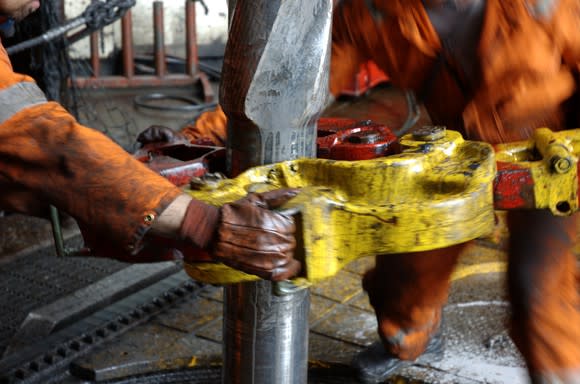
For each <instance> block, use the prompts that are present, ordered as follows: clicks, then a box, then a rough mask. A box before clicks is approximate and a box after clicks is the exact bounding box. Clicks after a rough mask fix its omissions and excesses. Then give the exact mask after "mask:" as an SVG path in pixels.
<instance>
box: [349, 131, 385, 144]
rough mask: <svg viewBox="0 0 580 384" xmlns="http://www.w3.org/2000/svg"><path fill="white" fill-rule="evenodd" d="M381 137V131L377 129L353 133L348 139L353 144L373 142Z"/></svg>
mask: <svg viewBox="0 0 580 384" xmlns="http://www.w3.org/2000/svg"><path fill="white" fill-rule="evenodd" d="M380 139H381V134H380V132H377V131H360V132H356V133H353V134H352V135H350V136H348V138H347V139H346V140H347V141H348V142H349V143H353V144H373V143H376V142H377V141H379V140H380Z"/></svg>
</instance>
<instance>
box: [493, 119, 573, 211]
mask: <svg viewBox="0 0 580 384" xmlns="http://www.w3.org/2000/svg"><path fill="white" fill-rule="evenodd" d="M495 151H496V159H497V160H498V174H497V176H496V179H495V181H494V200H495V204H496V208H497V209H549V210H550V211H552V213H553V214H554V215H558V216H565V215H570V214H572V213H574V212H576V211H577V210H578V160H577V154H578V153H580V130H578V129H574V130H568V131H560V132H552V131H550V130H549V129H548V128H539V129H537V130H536V131H535V132H534V135H533V137H532V138H531V139H530V140H528V141H522V142H516V143H508V144H500V145H496V146H495Z"/></svg>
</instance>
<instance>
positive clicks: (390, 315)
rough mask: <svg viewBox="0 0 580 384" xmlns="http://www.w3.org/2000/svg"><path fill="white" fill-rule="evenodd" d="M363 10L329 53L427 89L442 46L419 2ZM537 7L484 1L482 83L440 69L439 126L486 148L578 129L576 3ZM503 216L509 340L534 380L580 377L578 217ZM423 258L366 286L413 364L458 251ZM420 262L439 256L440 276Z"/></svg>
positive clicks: (380, 266) (434, 99)
mask: <svg viewBox="0 0 580 384" xmlns="http://www.w3.org/2000/svg"><path fill="white" fill-rule="evenodd" d="M366 3H367V1H365V0H350V1H344V2H342V3H340V4H339V6H338V8H337V10H335V16H334V21H335V27H336V29H337V30H339V31H341V33H340V34H333V46H334V45H339V46H341V47H343V48H342V49H343V50H345V51H349V52H354V51H356V52H358V57H362V58H364V59H372V60H373V61H374V62H375V63H377V65H378V66H379V67H380V68H381V69H383V70H384V71H385V72H386V73H388V74H389V78H390V80H391V81H392V82H393V83H394V84H395V85H398V86H400V87H402V88H409V89H413V90H415V91H418V92H420V91H421V90H422V89H423V87H424V84H425V81H426V79H427V78H428V74H429V73H430V70H431V68H432V67H433V65H434V63H435V62H436V58H437V55H438V53H439V52H440V50H441V42H440V41H439V37H438V36H437V34H436V32H435V31H434V29H433V27H432V26H431V24H430V21H429V18H428V15H427V13H426V11H425V8H424V6H423V4H422V1H421V0H374V2H373V3H374V10H372V11H373V12H370V11H369V8H368V7H367V4H366ZM534 5H535V2H533V1H524V0H513V1H503V0H487V1H486V5H485V14H484V19H483V20H484V21H483V28H482V31H481V34H480V39H479V41H475V42H474V44H477V58H478V68H477V71H479V75H478V81H477V83H475V84H471V85H472V89H470V91H471V93H470V94H467V95H466V94H465V93H463V92H461V91H460V90H459V87H458V86H457V83H456V81H455V79H454V78H453V77H452V76H450V73H449V71H448V70H447V69H444V70H443V71H440V72H439V73H438V75H437V76H436V77H435V78H434V79H433V84H432V91H431V92H430V94H427V95H425V99H424V102H425V106H426V108H427V110H428V112H429V114H430V117H431V119H432V120H433V121H434V122H435V123H436V124H442V125H447V126H448V127H450V128H453V129H457V130H460V131H461V132H463V133H464V134H465V135H466V137H467V138H468V139H473V140H484V141H488V142H491V143H499V142H506V141H513V140H521V139H526V138H528V137H529V136H530V134H531V133H532V132H533V129H534V128H537V127H540V126H544V125H547V126H549V127H550V128H552V129H554V130H558V129H563V128H565V127H576V126H577V125H576V124H578V120H577V119H575V118H577V113H578V109H579V108H578V101H577V100H576V98H577V97H578V83H577V80H576V79H577V77H578V70H579V63H580V34H579V33H578V32H579V26H580V2H578V1H574V0H560V1H557V2H555V8H554V9H553V10H552V11H551V12H550V13H548V14H543V15H537V14H533V12H532V10H533V8H534ZM361 10H364V12H363V11H361ZM355 57H356V56H355ZM575 114H576V116H574V115H575ZM508 216H509V229H510V231H511V232H512V234H514V235H512V240H511V242H510V255H509V263H510V266H509V270H510V273H509V285H510V293H511V297H512V300H513V304H514V317H513V321H512V329H513V332H512V333H513V335H514V341H515V342H516V345H517V346H518V348H519V349H520V351H521V352H522V354H523V356H524V358H525V360H526V363H527V364H528V367H529V370H530V372H531V374H532V375H543V376H544V377H558V375H559V374H560V373H562V375H561V376H560V377H561V378H564V377H565V378H566V380H569V379H570V377H573V378H575V379H576V380H578V379H579V378H580V374H579V373H580V315H579V312H578V292H577V290H576V288H577V287H576V284H575V276H576V263H575V259H574V257H573V255H572V251H571V248H572V246H573V241H572V239H573V237H574V234H575V230H576V227H575V217H571V218H567V219H562V218H553V217H551V215H550V213H548V212H540V211H539V212H534V211H528V212H526V211H524V212H517V213H515V212H510V214H509V215H508ZM530 233H533V235H531V234H530ZM532 237H533V240H532ZM419 255H420V254H411V255H404V256H400V257H396V258H394V259H392V258H391V257H390V256H388V257H384V258H379V259H378V260H377V265H376V267H375V269H373V270H371V271H369V273H368V274H367V275H366V277H365V282H364V286H365V288H366V289H367V290H368V293H369V296H370V299H371V303H372V304H373V307H374V308H375V311H376V313H377V318H378V322H379V333H380V335H381V337H382V339H383V341H384V344H385V346H386V347H387V348H388V349H389V350H390V351H391V352H393V353H394V354H395V355H397V356H400V357H401V358H405V359H414V358H416V357H417V356H418V355H419V354H420V353H421V352H422V351H423V350H424V348H425V345H426V340H427V339H428V337H429V336H431V333H432V332H433V331H434V329H435V328H436V327H434V326H433V322H437V321H438V313H439V312H440V310H441V306H442V305H443V303H444V302H445V301H446V298H447V290H448V279H449V273H450V266H452V265H453V264H454V261H453V260H454V259H455V258H456V249H455V250H454V249H451V250H442V251H431V252H425V253H423V255H422V256H423V257H419ZM442 255H444V257H442V258H441V256H442ZM434 256H435V257H434ZM424 258H432V259H433V261H432V263H434V264H433V265H432V268H433V271H430V269H429V267H430V262H428V261H426V260H423V259H424ZM393 270H395V271H398V270H403V271H406V277H407V278H406V279H401V278H399V277H397V276H399V275H397V274H394V276H391V275H393V272H392V271H393ZM387 277H388V278H387ZM564 373H565V375H564Z"/></svg>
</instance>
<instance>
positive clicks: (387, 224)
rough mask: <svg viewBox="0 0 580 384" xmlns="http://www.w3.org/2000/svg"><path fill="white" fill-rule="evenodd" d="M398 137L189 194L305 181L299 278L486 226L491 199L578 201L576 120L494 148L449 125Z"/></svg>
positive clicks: (210, 272) (219, 274)
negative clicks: (390, 143) (440, 133)
mask: <svg viewBox="0 0 580 384" xmlns="http://www.w3.org/2000/svg"><path fill="white" fill-rule="evenodd" d="M400 145H401V149H402V150H403V152H402V153H401V154H398V155H394V156H389V157H386V158H378V159H373V160H368V161H351V162H348V161H333V160H323V159H303V160H295V161H289V162H283V163H278V164H273V165H269V166H263V167H257V168H253V169H251V170H249V171H247V172H245V173H244V174H242V175H240V176H239V177H238V178H236V179H233V180H225V181H223V182H221V183H218V184H217V185H213V186H211V187H210V186H207V187H206V188H205V190H202V191H191V194H192V196H194V197H196V198H198V199H201V200H204V201H207V202H209V203H212V204H215V205H221V204H224V203H225V202H229V201H234V200H236V199H238V198H241V197H242V196H245V195H246V194H247V192H249V191H263V190H271V189H277V188H284V187H298V188H302V192H301V193H300V194H299V195H298V196H297V197H296V198H295V199H293V200H292V202H291V204H292V207H290V206H289V207H288V208H292V209H294V210H298V211H300V212H301V215H300V222H301V228H302V230H301V234H302V242H303V245H304V246H303V248H302V249H299V250H298V253H299V254H297V255H296V257H297V258H298V259H300V260H301V261H302V262H303V265H304V276H303V279H302V280H300V281H299V282H300V284H308V283H312V282H316V281H319V280H322V279H325V278H327V277H331V276H334V275H335V274H336V273H338V271H340V269H342V268H343V267H344V266H345V265H346V264H348V263H350V262H351V261H353V260H355V259H357V258H360V257H363V256H369V255H375V254H385V257H388V254H391V253H405V252H414V251H424V250H431V249H437V248H442V247H446V246H450V245H453V244H458V243H462V242H466V241H468V240H471V239H474V238H476V237H480V236H483V235H487V234H489V233H491V232H492V230H493V225H494V218H493V209H494V204H495V208H498V209H550V210H551V211H552V212H553V213H554V214H555V215H569V214H571V213H573V212H575V211H577V210H578V192H577V191H578V175H577V173H578V162H577V156H576V154H577V153H579V152H580V130H570V131H562V132H556V133H554V132H552V131H550V130H548V129H546V128H541V129H538V130H537V131H536V132H535V134H534V137H533V138H532V139H530V140H529V141H525V142H516V143H508V144H501V145H497V146H495V150H496V153H495V154H494V153H493V150H492V148H491V147H490V146H489V145H487V144H485V143H481V142H469V141H464V140H463V139H462V138H461V136H460V135H459V134H458V133H457V132H453V131H447V132H446V133H445V137H444V138H443V139H440V140H435V141H430V142H425V141H421V140H417V139H416V137H415V138H414V137H413V136H412V135H406V136H404V137H403V138H402V139H401V141H400ZM496 160H497V161H498V168H497V170H496ZM494 199H495V202H494ZM301 251H303V252H302V254H300V252H301ZM487 267H489V268H491V269H489V270H488V271H489V272H497V271H502V270H503V269H502V268H504V267H503V266H502V265H499V264H498V265H487V266H482V267H481V268H479V269H477V268H476V267H473V268H471V269H460V270H458V272H456V275H455V276H456V278H459V277H457V276H461V275H462V274H463V275H469V274H474V273H487V272H485V271H484V270H485V268H487ZM186 270H187V272H188V273H189V274H190V275H191V276H192V277H194V278H195V279H197V280H199V281H203V282H209V283H215V284H223V283H233V282H241V281H249V280H256V279H257V277H255V276H252V275H247V274H243V273H241V272H238V271H235V270H233V269H230V268H228V267H225V266H223V265H221V264H215V263H208V264H189V265H186Z"/></svg>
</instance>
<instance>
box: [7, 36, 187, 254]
mask: <svg viewBox="0 0 580 384" xmlns="http://www.w3.org/2000/svg"><path fill="white" fill-rule="evenodd" d="M0 103H1V105H2V110H0V208H2V209H6V210H11V211H15V212H22V213H27V214H33V215H40V214H44V213H46V212H47V210H46V208H47V206H48V204H53V205H54V206H56V207H57V208H58V209H60V210H62V211H64V212H67V213H68V214H70V215H71V216H73V217H74V218H75V219H76V220H77V221H78V223H79V225H80V226H81V228H86V229H88V230H89V231H90V232H91V237H94V239H95V240H97V241H105V242H109V241H110V242H111V243H112V244H113V245H115V246H117V247H118V248H120V249H123V250H125V251H126V252H128V253H134V252H136V251H138V248H139V246H140V242H141V239H142V238H143V236H144V235H145V233H146V232H147V230H148V228H149V227H150V225H151V223H152V221H153V220H154V218H155V217H156V216H158V215H159V214H160V213H161V212H162V211H163V210H164V209H165V208H166V207H167V205H169V203H171V202H172V201H173V200H174V199H175V198H176V197H177V196H178V195H179V194H180V193H181V191H180V190H179V189H178V188H177V187H175V186H174V185H173V184H171V183H170V182H168V181H167V180H166V179H164V178H163V177H161V176H159V175H157V174H155V173H154V172H153V171H151V170H149V169H148V168H147V167H146V166H144V165H143V164H141V163H140V162H138V161H137V160H135V159H133V157H132V156H130V155H129V154H128V153H126V152H125V151H124V150H123V149H122V148H120V147H119V146H118V145H116V144H115V143H113V142H112V141H111V140H110V139H109V138H107V137H106V136H105V135H103V134H101V133H100V132H97V131H95V130H92V129H89V128H86V127H84V126H82V125H80V124H79V123H78V122H77V121H76V120H75V119H74V118H73V117H72V116H71V115H70V114H69V113H67V112H66V111H65V109H64V108H63V107H62V106H60V105H59V104H57V103H54V102H47V101H46V99H45V98H44V95H43V93H42V91H41V90H40V89H39V88H38V87H37V86H36V84H35V83H34V81H33V80H32V79H31V78H29V77H27V76H24V75H20V74H16V73H14V72H13V70H12V66H11V64H10V60H9V58H8V55H7V54H6V51H5V50H4V48H3V47H2V46H0ZM99 237H100V238H99ZM88 245H89V246H90V245H91V244H88Z"/></svg>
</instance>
